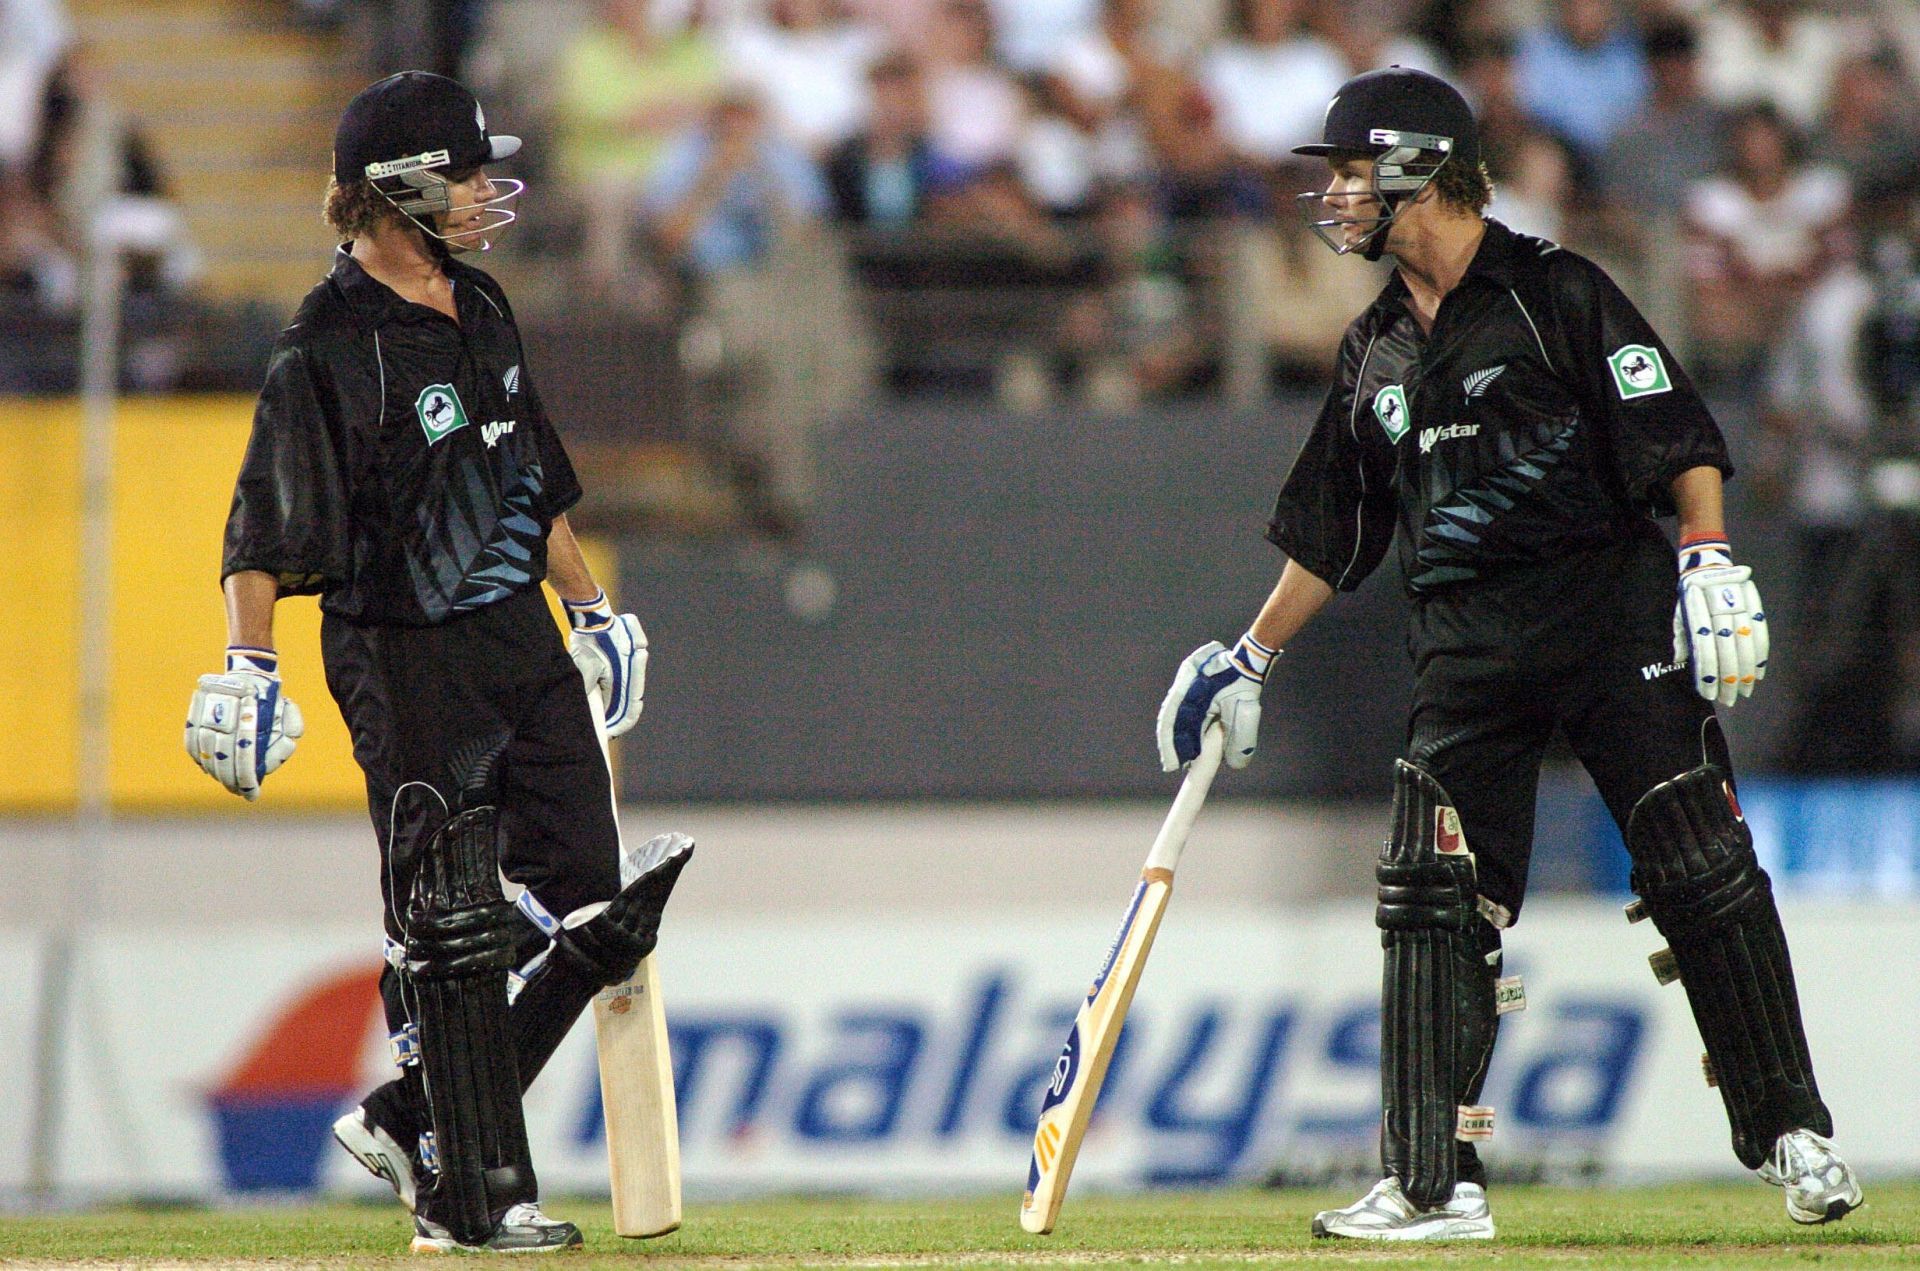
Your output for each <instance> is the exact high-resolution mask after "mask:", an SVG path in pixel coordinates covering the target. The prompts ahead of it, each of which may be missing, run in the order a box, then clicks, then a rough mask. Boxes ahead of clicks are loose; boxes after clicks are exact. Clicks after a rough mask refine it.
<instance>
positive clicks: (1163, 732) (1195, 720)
mask: <svg viewBox="0 0 1920 1271" xmlns="http://www.w3.org/2000/svg"><path fill="white" fill-rule="evenodd" d="M1279 653H1280V650H1278V649H1269V648H1268V647H1267V646H1266V645H1264V644H1261V643H1260V642H1259V641H1258V640H1256V639H1254V638H1253V636H1252V635H1251V634H1248V635H1243V636H1241V637H1240V643H1238V644H1236V645H1234V646H1233V651H1232V652H1228V651H1227V649H1226V646H1224V645H1222V644H1221V643H1220V642H1219V641H1218V640H1213V641H1209V642H1208V643H1206V644H1203V645H1201V646H1200V647H1199V648H1197V649H1195V650H1194V651H1193V652H1192V653H1191V654H1189V655H1188V656H1187V660H1186V661H1184V662H1182V663H1181V664H1180V669H1179V671H1177V672H1176V673H1175V674H1174V677H1173V687H1172V688H1170V689H1168V690H1167V696H1166V697H1165V699H1164V700H1162V701H1161V703H1160V718H1159V720H1158V721H1157V725H1156V727H1155V729H1154V735H1155V737H1156V738H1157V739H1158V740H1159V743H1160V767H1161V769H1162V770H1163V771H1166V772H1172V771H1174V770H1175V769H1178V768H1181V767H1184V766H1186V765H1187V764H1190V763H1192V762H1193V761H1194V760H1195V759H1197V758H1198V757H1199V755H1200V736H1201V734H1202V733H1204V732H1205V731H1206V728H1207V725H1208V724H1210V723H1212V722H1213V721H1214V720H1216V719H1217V720H1219V721H1220V722H1221V724H1222V725H1224V727H1225V729H1226V734H1227V744H1226V753H1225V755H1224V758H1225V759H1226V762H1227V766H1228V767H1229V768H1244V767H1246V766H1247V765H1248V764H1249V763H1251V762H1252V760H1253V751H1254V748H1255V746H1257V745H1258V744H1259V734H1260V687H1261V685H1262V684H1264V683H1265V682H1266V678H1267V668H1268V667H1269V666H1271V665H1272V663H1273V659H1274V658H1276V657H1278V656H1279Z"/></svg>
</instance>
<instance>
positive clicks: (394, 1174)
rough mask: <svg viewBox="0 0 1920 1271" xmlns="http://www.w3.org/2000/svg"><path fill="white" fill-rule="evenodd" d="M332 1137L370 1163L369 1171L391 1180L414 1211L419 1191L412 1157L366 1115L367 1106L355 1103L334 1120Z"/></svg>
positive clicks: (409, 1210)
mask: <svg viewBox="0 0 1920 1271" xmlns="http://www.w3.org/2000/svg"><path fill="white" fill-rule="evenodd" d="M333 1137H334V1139H335V1140H336V1141H337V1142H338V1143H339V1144H340V1146H341V1147H344V1148H346V1149H347V1151H348V1152H350V1153H351V1154H352V1155H353V1159H354V1160H356V1161H358V1162H360V1163H361V1164H362V1165H364V1166H366V1167H367V1172H368V1173H369V1174H372V1175H373V1176H374V1177H376V1178H384V1179H386V1180H387V1181H388V1182H389V1183H392V1184H393V1190H394V1191H396V1192H398V1193H399V1194H400V1203H401V1204H403V1205H405V1206H406V1207H407V1212H408V1213H412V1212H413V1205H414V1200H415V1197H416V1196H417V1194H418V1193H417V1191H416V1188H415V1186H414V1179H413V1161H412V1160H411V1159H410V1158H409V1157H408V1156H407V1153H406V1150H405V1149H404V1148H402V1147H401V1146H400V1144H399V1143H397V1142H396V1141H395V1140H394V1137H393V1136H392V1135H391V1134H388V1133H387V1132H386V1131H385V1130H383V1129H381V1128H380V1125H379V1123H378V1122H376V1121H374V1120H373V1118H371V1117H369V1116H368V1115H367V1110H366V1109H365V1108H364V1107H356V1108H355V1109H354V1110H353V1111H351V1112H349V1113H347V1115H345V1116H343V1117H341V1118H340V1119H339V1120H338V1121H335V1122H334V1123H333Z"/></svg>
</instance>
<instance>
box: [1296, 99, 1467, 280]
mask: <svg viewBox="0 0 1920 1271" xmlns="http://www.w3.org/2000/svg"><path fill="white" fill-rule="evenodd" d="M1293 152H1294V153H1295V154H1304V155H1336V154H1354V155H1368V156H1371V157H1372V158H1373V198H1374V200H1375V201H1376V203H1377V205H1378V207H1379V208H1380V215H1378V216H1372V217H1358V218H1356V217H1353V216H1350V215H1342V214H1341V213H1342V211H1343V209H1342V208H1340V207H1338V206H1336V205H1335V200H1336V199H1337V200H1340V201H1342V202H1344V201H1346V200H1348V199H1350V198H1354V197H1357V196H1352V195H1336V196H1333V198H1332V199H1330V198H1329V197H1328V195H1327V193H1326V191H1324V190H1309V191H1307V192H1306V193H1304V194H1301V195H1299V196H1298V197H1297V202H1298V204H1299V206H1300V211H1301V214H1302V215H1303V216H1305V217H1306V221H1307V224H1308V226H1309V227H1311V228H1312V230H1313V232H1314V233H1315V234H1317V235H1319V237H1320V241H1321V242H1323V243H1325V244H1326V245H1327V246H1329V247H1331V248H1332V249H1333V250H1334V251H1335V252H1337V253H1338V254H1340V255H1342V256H1344V255H1346V254H1347V253H1348V252H1351V251H1356V250H1364V254H1365V256H1366V258H1367V259H1368V260H1378V259H1380V255H1381V253H1382V252H1383V251H1385V250H1386V245H1387V227H1388V226H1389V225H1391V224H1393V222H1394V218H1396V217H1397V216H1399V215H1400V213H1401V211H1403V210H1404V209H1405V208H1406V207H1407V205H1408V204H1409V203H1411V202H1412V201H1413V199H1414V197H1415V196H1416V195H1418V194H1419V193H1420V191H1421V190H1423V189H1425V188H1426V186H1427V183H1428V182H1430V181H1432V180H1433V178H1434V177H1435V176H1437V175H1438V174H1439V172H1440V169H1441V168H1442V167H1444V166H1446V165H1447V164H1448V163H1462V164H1466V165H1468V166H1469V167H1477V166H1478V165H1479V163H1480V134H1479V129H1478V127H1476V126H1475V124H1474V122H1473V111H1472V109H1471V108H1470V107H1468V105H1467V100H1466V98H1464V97H1462V96H1461V95H1460V93H1459V90H1458V89H1456V88H1454V86H1453V85H1451V84H1449V83H1447V81H1445V80H1443V79H1441V78H1440V77H1439V76H1438V75H1429V74H1428V73H1427V72H1425V71H1417V70H1414V69H1413V68H1412V67H1408V66H1389V67H1386V68H1385V69H1383V70H1377V71H1368V72H1367V73H1366V74H1364V75H1356V76H1354V77H1353V78H1352V79H1350V80H1348V81H1347V82H1346V83H1344V84H1342V85H1341V86H1340V91H1339V92H1337V93H1335V94H1334V95H1333V100H1332V101H1330V102H1328V103H1327V117H1326V122H1325V124H1324V125H1323V126H1322V129H1321V138H1320V140H1319V141H1316V142H1312V143H1310V144H1308V145H1304V146H1295V147H1294V148H1293ZM1354 224H1357V225H1360V226H1362V227H1364V228H1365V229H1366V233H1364V234H1363V235H1362V236H1361V237H1360V238H1358V239H1356V240H1355V241H1354V242H1352V243H1347V242H1344V241H1343V239H1342V237H1341V236H1339V231H1340V230H1342V229H1344V228H1345V227H1346V226H1348V225H1354Z"/></svg>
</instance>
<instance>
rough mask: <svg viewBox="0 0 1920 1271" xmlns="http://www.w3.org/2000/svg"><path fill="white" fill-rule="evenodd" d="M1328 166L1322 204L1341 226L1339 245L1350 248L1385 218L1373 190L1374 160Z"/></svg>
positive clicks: (1344, 161) (1335, 162) (1344, 162)
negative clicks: (1330, 169) (1325, 190)
mask: <svg viewBox="0 0 1920 1271" xmlns="http://www.w3.org/2000/svg"><path fill="white" fill-rule="evenodd" d="M1330 166H1331V167H1332V170H1333V172H1332V176H1331V178H1330V179H1329V180H1328V182H1327V192H1326V195H1325V199H1324V201H1325V203H1326V208H1327V211H1328V213H1329V214H1330V215H1332V216H1333V217H1334V219H1336V220H1338V221H1339V222H1340V237H1341V241H1342V243H1343V244H1344V245H1346V246H1348V247H1351V246H1353V245H1354V244H1357V243H1358V242H1359V241H1360V240H1361V239H1363V238H1365V237H1366V235H1367V231H1369V230H1371V229H1372V228H1373V227H1374V224H1375V222H1376V220H1377V218H1378V217H1380V216H1383V215H1385V210H1384V209H1383V208H1382V207H1381V206H1380V198H1379V196H1378V195H1377V194H1375V193H1374V189H1373V160H1372V159H1338V160H1335V161H1333V162H1332V164H1331V165H1330Z"/></svg>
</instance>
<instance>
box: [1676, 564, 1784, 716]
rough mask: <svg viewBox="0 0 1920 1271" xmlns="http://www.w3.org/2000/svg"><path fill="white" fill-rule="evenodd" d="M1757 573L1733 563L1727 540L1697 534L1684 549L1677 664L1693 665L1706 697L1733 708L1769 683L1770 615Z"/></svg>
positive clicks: (1695, 681) (1696, 683)
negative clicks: (1757, 586)
mask: <svg viewBox="0 0 1920 1271" xmlns="http://www.w3.org/2000/svg"><path fill="white" fill-rule="evenodd" d="M1752 578H1753V571H1752V570H1751V569H1749V568H1748V567H1747V566H1745V565H1736V564H1734V563H1733V557H1732V555H1731V554H1730V553H1729V551H1728V548H1727V540H1726V539H1724V538H1717V537H1713V536H1711V535H1695V536H1691V537H1689V538H1687V539H1684V540H1682V542H1681V544H1680V595H1679V599H1678V600H1677V601H1676V602H1675V604H1674V606H1673V660H1674V661H1675V662H1676V663H1679V664H1680V665H1682V666H1685V665H1687V664H1688V663H1689V662H1691V664H1692V666H1693V687H1694V688H1695V689H1696V690H1697V691H1698V692H1699V694H1700V696H1702V697H1704V698H1706V699H1707V700H1708V701H1709V702H1715V703H1717V704H1719V705H1721V706H1731V705H1733V704H1734V702H1736V701H1738V700H1739V699H1740V698H1743V697H1751V696H1753V686H1754V685H1755V684H1757V683H1759V682H1760V681H1761V680H1764V679H1766V678H1767V650H1768V643H1769V642H1768V638H1767V615H1766V611H1765V610H1763V609H1762V608H1761V607H1760V593H1759V592H1758V591H1757V590H1756V589H1755V588H1754V585H1753V582H1752Z"/></svg>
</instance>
